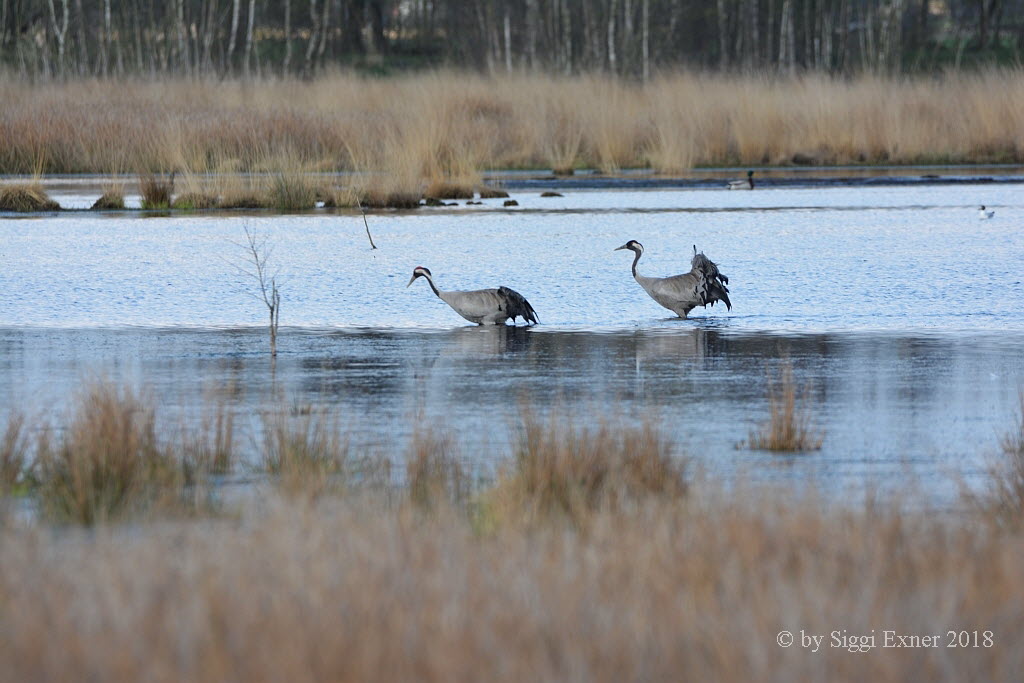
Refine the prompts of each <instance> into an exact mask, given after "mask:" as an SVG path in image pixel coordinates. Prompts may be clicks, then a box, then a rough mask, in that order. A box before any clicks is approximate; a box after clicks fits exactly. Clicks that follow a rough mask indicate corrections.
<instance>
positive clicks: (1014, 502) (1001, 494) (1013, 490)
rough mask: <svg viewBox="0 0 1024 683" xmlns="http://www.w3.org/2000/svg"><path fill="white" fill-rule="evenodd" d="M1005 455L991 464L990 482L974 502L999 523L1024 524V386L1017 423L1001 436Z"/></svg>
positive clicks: (974, 496)
mask: <svg viewBox="0 0 1024 683" xmlns="http://www.w3.org/2000/svg"><path fill="white" fill-rule="evenodd" d="M999 445H1000V450H1001V451H1002V453H1001V455H1002V457H1001V458H999V459H997V460H995V461H994V462H992V463H991V464H990V465H989V472H988V477H987V480H986V483H987V486H986V489H985V490H984V492H982V493H981V494H980V495H972V496H971V500H972V502H973V503H974V504H975V505H976V506H978V507H979V508H980V509H981V510H982V511H983V512H985V513H986V514H987V516H989V517H991V518H993V519H995V520H996V521H997V522H998V523H1000V524H1003V525H1006V526H1009V527H1012V528H1020V527H1021V526H1024V390H1022V391H1021V392H1020V394H1019V396H1018V410H1017V416H1016V419H1015V424H1014V425H1013V427H1012V428H1011V429H1010V431H1008V432H1007V433H1006V434H1005V435H1003V437H1002V439H1001V440H1000V444H999Z"/></svg>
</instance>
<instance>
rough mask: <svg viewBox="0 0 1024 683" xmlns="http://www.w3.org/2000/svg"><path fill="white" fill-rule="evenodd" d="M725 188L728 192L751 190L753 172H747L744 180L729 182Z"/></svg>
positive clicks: (752, 187)
mask: <svg viewBox="0 0 1024 683" xmlns="http://www.w3.org/2000/svg"><path fill="white" fill-rule="evenodd" d="M726 187H728V188H729V189H730V190H753V189H754V172H753V171H747V178H746V180H730V181H729V183H728V184H727V185H726Z"/></svg>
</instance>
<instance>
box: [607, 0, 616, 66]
mask: <svg viewBox="0 0 1024 683" xmlns="http://www.w3.org/2000/svg"><path fill="white" fill-rule="evenodd" d="M616 5H617V3H616V0H611V1H610V2H609V4H608V70H609V71H611V72H612V73H613V74H614V73H617V71H618V60H617V59H616V55H615V10H616Z"/></svg>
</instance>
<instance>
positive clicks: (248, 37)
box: [242, 0, 256, 80]
mask: <svg viewBox="0 0 1024 683" xmlns="http://www.w3.org/2000/svg"><path fill="white" fill-rule="evenodd" d="M255 21H256V0H249V23H248V25H247V26H246V29H245V66H244V67H243V69H242V72H243V74H244V75H245V78H246V79H247V80H248V78H249V65H250V64H251V63H252V27H253V24H254V23H255Z"/></svg>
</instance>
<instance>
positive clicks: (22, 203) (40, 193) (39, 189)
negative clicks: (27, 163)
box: [0, 182, 60, 213]
mask: <svg viewBox="0 0 1024 683" xmlns="http://www.w3.org/2000/svg"><path fill="white" fill-rule="evenodd" d="M0 211H15V212H19V213H22V212H29V211H60V204H58V203H57V202H55V201H53V200H52V199H50V196H49V195H48V194H47V193H46V190H44V189H43V186H42V185H41V184H40V183H38V182H34V183H23V184H18V185H0Z"/></svg>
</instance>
